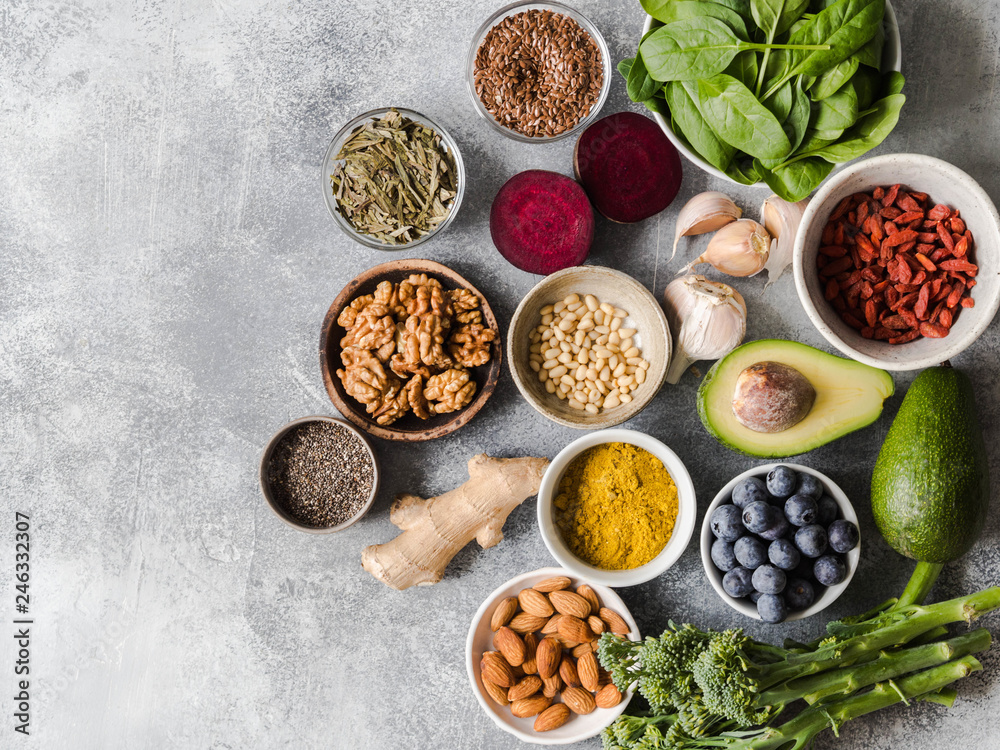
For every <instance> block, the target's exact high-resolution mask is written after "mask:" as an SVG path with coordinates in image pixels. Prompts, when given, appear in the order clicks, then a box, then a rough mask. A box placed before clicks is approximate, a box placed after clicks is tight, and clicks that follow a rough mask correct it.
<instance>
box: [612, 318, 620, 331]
mask: <svg viewBox="0 0 1000 750" xmlns="http://www.w3.org/2000/svg"><path fill="white" fill-rule="evenodd" d="M621 326H622V319H621V318H612V319H611V325H610V326H609V328H611V330H612V331H617V330H618V329H619V328H621Z"/></svg>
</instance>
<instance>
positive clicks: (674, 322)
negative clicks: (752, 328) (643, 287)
mask: <svg viewBox="0 0 1000 750" xmlns="http://www.w3.org/2000/svg"><path fill="white" fill-rule="evenodd" d="M663 303H664V307H665V308H666V313H667V322H668V323H669V324H670V334H671V336H672V337H673V340H674V351H673V355H672V356H671V358H670V368H669V369H668V371H667V382H668V383H676V382H677V381H678V380H680V379H681V375H683V374H684V371H685V370H686V369H687V368H688V367H689V366H690V365H691V363H693V362H696V361H697V360H699V359H719V358H720V357H724V356H725V355H727V354H729V352H731V351H732V350H733V349H735V348H736V347H737V346H739V345H740V343H741V342H742V341H743V336H744V335H746V332H747V306H746V303H745V302H744V301H743V297H741V296H740V293H739V292H737V291H736V290H735V289H733V288H732V287H731V286H729V285H728V284H723V283H722V282H721V281H709V280H708V279H706V278H705V277H704V276H700V275H698V274H692V275H690V276H682V277H681V278H679V279H674V280H673V281H671V282H670V284H668V285H667V290H666V291H665V292H664V293H663Z"/></svg>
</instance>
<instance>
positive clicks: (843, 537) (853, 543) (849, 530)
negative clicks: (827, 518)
mask: <svg viewBox="0 0 1000 750" xmlns="http://www.w3.org/2000/svg"><path fill="white" fill-rule="evenodd" d="M826 534H827V536H828V537H829V538H830V548H831V549H832V550H833V551H834V552H841V553H844V552H850V551H851V550H852V549H854V548H855V547H857V546H858V542H859V541H861V535H860V534H859V533H858V527H857V526H855V525H854V524H853V523H851V522H850V521H843V520H841V521H834V522H833V523H831V524H830V528H828V529H827V530H826Z"/></svg>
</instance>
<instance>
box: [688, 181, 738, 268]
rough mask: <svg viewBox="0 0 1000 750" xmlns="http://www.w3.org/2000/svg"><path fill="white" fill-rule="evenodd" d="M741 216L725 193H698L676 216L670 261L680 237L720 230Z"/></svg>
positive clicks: (711, 191)
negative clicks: (675, 229)
mask: <svg viewBox="0 0 1000 750" xmlns="http://www.w3.org/2000/svg"><path fill="white" fill-rule="evenodd" d="M742 215H743V210H742V209H741V208H740V207H739V206H737V205H736V204H735V203H733V199H732V198H730V197H729V196H728V195H726V194H725V193H717V192H715V191H713V190H710V191H709V192H707V193H698V195H696V196H695V197H694V198H692V199H691V200H689V201H688V202H687V203H685V204H684V208H682V209H681V212H680V213H679V214H678V215H677V231H676V232H675V233H674V251H673V252H672V253H671V254H670V260H673V259H674V256H675V255H677V243H678V242H680V241H681V237H689V236H691V235H694V234H705V233H706V232H714V231H715V230H716V229H721V228H722V227H724V226H726V224H729V223H730V222H733V221H736V220H737V219H738V218H740V216H742Z"/></svg>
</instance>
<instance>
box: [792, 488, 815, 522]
mask: <svg viewBox="0 0 1000 750" xmlns="http://www.w3.org/2000/svg"><path fill="white" fill-rule="evenodd" d="M818 516H819V507H818V506H817V505H816V500H815V499H813V498H811V497H809V495H792V496H791V497H790V498H788V499H787V500H786V501H785V518H787V519H788V522H789V523H790V524H792V526H808V525H809V524H811V523H816V518H817V517H818Z"/></svg>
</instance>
